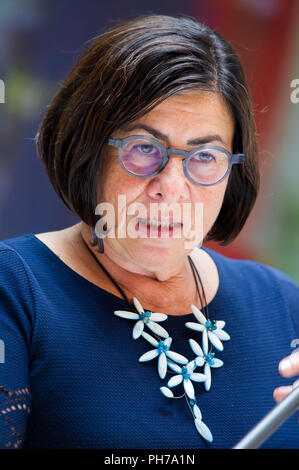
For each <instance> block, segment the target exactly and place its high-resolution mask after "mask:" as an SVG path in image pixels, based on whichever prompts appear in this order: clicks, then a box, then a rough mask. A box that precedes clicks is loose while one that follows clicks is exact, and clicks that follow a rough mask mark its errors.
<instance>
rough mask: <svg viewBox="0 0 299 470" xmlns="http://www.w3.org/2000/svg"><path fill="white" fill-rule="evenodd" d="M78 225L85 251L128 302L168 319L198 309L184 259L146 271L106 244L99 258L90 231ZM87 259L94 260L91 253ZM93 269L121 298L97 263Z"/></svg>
mask: <svg viewBox="0 0 299 470" xmlns="http://www.w3.org/2000/svg"><path fill="white" fill-rule="evenodd" d="M79 225H81V226H80V237H82V243H83V244H84V245H85V249H86V251H88V248H87V247H86V245H88V247H89V249H91V250H92V252H93V254H94V255H95V256H96V258H97V259H98V260H99V261H100V263H101V264H102V265H103V266H104V268H106V269H107V271H108V272H109V274H110V275H111V276H112V278H113V279H114V280H115V281H116V283H117V284H118V285H119V287H120V288H121V289H122V290H123V291H124V292H125V294H126V296H127V297H128V298H129V299H132V297H137V298H138V300H140V302H141V304H142V305H143V306H144V308H148V309H150V310H152V311H161V312H164V313H168V314H170V315H182V314H186V313H190V303H194V304H196V305H199V306H200V298H199V296H198V293H197V289H196V284H195V280H194V277H193V273H192V270H191V267H190V264H189V260H188V257H187V256H185V257H184V258H182V259H181V260H179V262H178V260H177V259H176V260H175V263H173V264H170V265H168V266H163V267H161V266H159V269H158V267H157V269H150V270H149V269H146V268H145V267H143V266H140V265H138V264H136V263H134V262H132V261H131V260H129V259H128V260H126V259H124V258H123V257H121V256H119V254H117V253H115V252H114V251H112V250H111V249H110V247H109V246H108V244H105V251H104V253H103V254H100V253H99V252H98V251H97V247H93V246H92V243H91V242H92V237H91V233H90V230H89V227H88V226H87V225H86V224H79ZM84 256H85V255H84ZM86 256H87V255H86ZM89 256H90V257H91V258H93V256H92V255H91V254H90V253H89ZM90 263H92V261H90ZM94 268H95V272H97V273H98V276H99V277H100V278H101V280H103V283H104V284H105V286H109V290H110V291H111V290H112V291H113V292H115V295H117V296H119V297H120V296H121V294H120V293H119V291H118V290H117V288H116V287H115V286H114V285H113V283H112V281H111V280H110V279H109V278H108V276H107V275H106V273H105V272H104V271H103V270H102V269H101V267H100V266H99V265H98V264H97V263H96V260H94Z"/></svg>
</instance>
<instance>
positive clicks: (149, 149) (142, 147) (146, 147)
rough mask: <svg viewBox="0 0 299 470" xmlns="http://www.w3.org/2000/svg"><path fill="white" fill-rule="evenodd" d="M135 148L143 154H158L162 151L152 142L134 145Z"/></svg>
mask: <svg viewBox="0 0 299 470" xmlns="http://www.w3.org/2000/svg"><path fill="white" fill-rule="evenodd" d="M133 149H134V150H135V151H137V152H139V153H141V154H143V155H157V154H159V153H160V152H159V149H158V148H157V147H155V145H152V144H139V145H134V147H133Z"/></svg>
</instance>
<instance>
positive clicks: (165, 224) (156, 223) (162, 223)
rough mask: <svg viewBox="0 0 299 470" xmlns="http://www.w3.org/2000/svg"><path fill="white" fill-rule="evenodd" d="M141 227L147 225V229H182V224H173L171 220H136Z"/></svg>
mask: <svg viewBox="0 0 299 470" xmlns="http://www.w3.org/2000/svg"><path fill="white" fill-rule="evenodd" d="M137 222H139V223H140V224H142V225H147V226H149V227H158V228H174V227H182V226H183V224H182V223H181V222H174V221H173V220H171V219H170V220H155V219H142V218H139V219H137Z"/></svg>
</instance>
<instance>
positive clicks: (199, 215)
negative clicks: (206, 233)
mask: <svg viewBox="0 0 299 470" xmlns="http://www.w3.org/2000/svg"><path fill="white" fill-rule="evenodd" d="M95 213H96V214H97V215H100V216H101V218H100V220H98V222H97V223H96V226H95V233H96V235H97V236H98V237H99V238H105V237H108V238H127V237H128V238H155V239H165V238H172V239H174V238H181V239H183V240H184V248H185V249H189V248H191V249H192V248H194V247H195V246H198V245H199V244H201V243H202V240H203V203H201V202H200V203H199V202H197V203H195V204H191V203H190V202H186V203H178V202H175V203H171V204H167V203H155V202H152V203H150V204H149V206H146V205H144V204H142V203H141V202H133V203H131V204H129V205H127V202H126V195H125V194H119V195H118V197H117V207H115V205H114V204H112V203H109V202H101V203H99V204H98V205H97V207H96V211H95Z"/></svg>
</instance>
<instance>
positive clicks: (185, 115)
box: [143, 90, 233, 124]
mask: <svg viewBox="0 0 299 470" xmlns="http://www.w3.org/2000/svg"><path fill="white" fill-rule="evenodd" d="M171 114H174V115H175V116H176V118H177V115H178V114H179V115H180V116H181V119H180V122H182V121H183V120H188V121H190V120H196V122H197V121H202V120H206V119H207V118H209V119H214V120H215V121H218V120H221V121H223V122H225V123H231V122H232V121H233V116H232V113H231V110H230V108H229V106H228V105H227V104H226V102H225V101H224V99H223V98H222V97H221V96H220V95H219V94H218V93H212V92H206V91H196V90H192V91H184V92H182V93H177V94H175V95H172V96H170V97H169V98H166V99H165V100H164V101H162V103H160V104H158V105H157V106H155V107H154V108H153V109H152V110H151V111H149V112H148V113H147V114H145V115H144V116H143V119H155V118H161V117H166V116H167V118H168V119H171ZM189 124H190V123H189Z"/></svg>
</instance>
